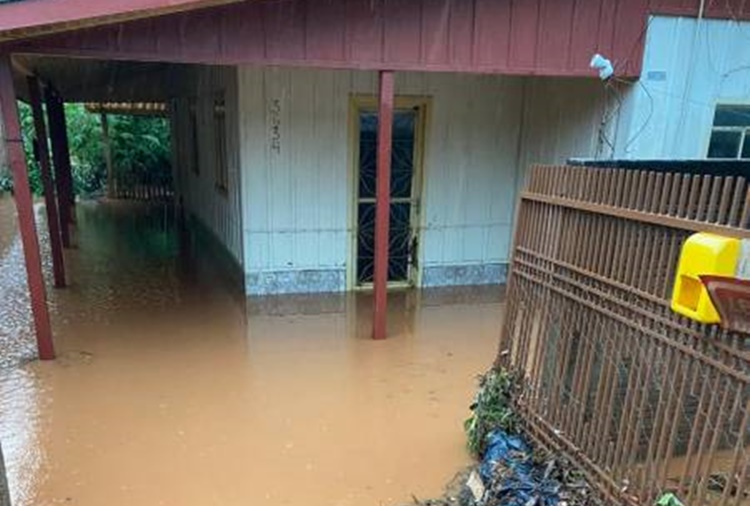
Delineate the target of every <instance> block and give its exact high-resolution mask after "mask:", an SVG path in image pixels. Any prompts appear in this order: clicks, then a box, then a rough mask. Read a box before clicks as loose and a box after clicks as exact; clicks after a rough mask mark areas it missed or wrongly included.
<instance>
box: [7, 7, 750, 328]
mask: <svg viewBox="0 0 750 506" xmlns="http://www.w3.org/2000/svg"><path fill="white" fill-rule="evenodd" d="M48 1H51V0H48ZM152 4H153V5H152ZM693 4H695V5H693ZM51 9H52V10H51V11H50V10H48V9H47V2H46V1H41V0H36V1H33V2H29V1H16V2H6V3H5V4H4V5H2V6H0V14H2V16H1V18H2V19H1V20H0V40H1V41H2V50H3V52H4V53H5V54H6V57H5V59H6V60H7V61H6V63H5V64H4V65H5V66H6V67H8V66H9V65H10V66H11V67H9V68H7V69H6V73H5V76H6V77H5V86H6V88H7V89H6V94H5V95H4V96H5V97H12V96H22V97H24V96H27V92H26V91H25V87H26V86H25V83H23V82H21V83H20V84H19V83H18V82H17V83H16V85H15V87H14V89H13V90H11V88H10V87H11V85H12V83H11V82H10V75H11V74H13V75H15V76H16V78H17V81H18V77H19V76H21V75H23V74H24V73H25V74H28V75H33V76H35V77H36V78H37V79H39V80H40V81H41V82H42V83H43V85H44V87H45V88H49V89H51V90H55V92H56V94H57V95H59V97H61V100H67V101H88V102H91V101H108V102H133V101H149V102H162V103H165V104H167V105H168V110H169V115H170V117H171V120H172V135H173V141H174V142H173V145H174V166H175V178H174V180H175V188H174V192H175V195H176V201H177V202H178V203H179V205H180V206H181V207H182V209H184V211H185V212H186V214H187V215H189V216H191V217H194V218H195V220H194V222H195V223H197V224H199V226H200V227H201V228H202V229H203V230H205V231H206V232H207V234H205V236H206V237H209V238H211V240H213V241H214V242H215V243H217V244H218V246H219V248H218V250H219V251H221V252H222V255H223V256H224V257H225V258H226V260H227V261H228V262H229V263H230V264H231V265H232V266H233V269H234V270H235V271H236V274H237V278H238V279H239V280H240V283H241V284H242V285H243V286H244V291H245V293H246V294H247V295H249V296H253V295H267V294H284V293H324V292H341V291H347V290H359V289H369V288H374V289H375V293H376V297H375V299H376V300H377V301H378V303H377V307H378V308H380V309H381V310H380V311H378V314H383V311H382V308H383V307H384V304H385V302H384V301H385V297H386V295H385V294H386V291H387V289H388V288H403V287H436V286H449V285H479V284H498V283H502V282H503V281H504V279H505V276H506V271H507V264H508V252H509V247H510V243H511V229H512V226H513V216H514V206H515V200H516V197H517V195H518V192H519V188H520V184H521V182H522V181H523V177H524V168H525V167H526V166H527V165H529V164H530V163H537V162H550V163H559V162H563V161H564V160H566V159H568V158H570V157H593V158H608V157H618V158H630V157H637V158H690V157H696V156H698V157H703V156H705V155H706V153H709V156H730V157H738V156H743V155H742V153H741V149H740V144H741V143H740V142H739V141H740V140H741V138H743V137H744V134H742V132H743V131H744V130H743V128H744V126H743V125H745V123H742V122H740V123H741V124H737V125H735V123H734V122H733V120H732V121H730V123H731V125H729V124H727V125H724V124H723V123H722V121H723V119H722V118H724V116H726V115H729V116H732V115H733V114H734V115H735V116H736V114H735V113H736V111H734V109H732V107H733V105H732V100H731V99H732V98H734V97H737V96H738V95H737V94H738V93H739V94H741V93H743V91H742V90H743V88H742V84H741V83H742V82H743V81H742V78H741V76H742V75H743V74H742V71H741V70H738V71H736V72H735V71H733V70H732V68H730V67H732V65H733V62H730V61H729V60H728V58H727V57H726V56H722V57H721V59H719V57H718V56H716V55H728V54H733V55H735V56H737V57H739V58H740V59H742V58H743V57H744V54H743V53H742V51H743V50H741V49H734V48H736V47H743V46H742V45H741V44H736V43H737V42H738V40H739V39H738V37H739V38H741V37H742V35H741V33H739V32H737V33H735V31H734V30H733V28H732V27H733V26H735V25H737V24H738V23H739V21H736V19H737V13H736V12H735V11H734V10H731V9H729V8H728V7H727V8H724V7H720V6H718V5H714V4H713V3H710V5H709V6H708V7H705V6H704V5H703V3H700V2H692V3H690V2H687V3H685V2H670V1H667V0H662V1H657V0H654V1H652V2H645V1H643V2H616V3H614V4H612V3H608V2H603V1H601V0H590V1H585V2H556V1H554V2H553V1H549V2H547V1H535V2H531V3H528V2H523V3H521V2H509V1H508V2H506V1H499V0H472V1H469V2H465V1H461V2H458V1H450V0H441V1H417V2H411V1H410V2H403V1H382V2H381V1H378V2H370V1H369V0H366V1H364V0H363V1H355V0H351V1H334V0H324V1H322V2H315V3H313V2H306V1H303V0H294V1H283V2H282V1H274V0H264V1H254V2H241V1H240V2H232V1H230V2H191V1H181V2H178V3H174V2H170V3H165V4H164V5H162V4H161V3H160V2H158V1H156V0H153V1H152V2H147V3H146V4H144V5H141V4H138V5H130V4H129V3H128V2H124V3H121V4H118V5H117V6H85V7H84V6H78V5H77V4H76V5H75V6H72V5H71V6H68V4H67V3H66V2H65V1H60V0H57V1H56V2H54V3H53V7H51ZM708 18H710V19H708ZM708 40H716V41H717V42H714V44H720V45H721V47H712V46H710V45H707V43H706V41H708ZM687 47H691V48H693V50H690V51H689V50H687V49H685V48H687ZM730 48H733V49H732V50H731V51H729V49H730ZM725 49H726V51H725ZM738 51H739V52H740V56H738ZM595 55H599V58H598V61H600V62H601V63H600V64H599V63H595V60H596V59H594V60H592V57H594V56H595ZM688 55H690V56H688ZM9 58H12V61H13V62H14V63H13V64H11V63H10V61H11V60H9ZM745 59H746V58H745ZM592 65H593V66H594V67H596V66H597V65H598V67H597V68H592ZM717 65H719V66H721V69H714V67H715V66H717ZM696 67H700V68H696ZM738 68H740V69H742V67H741V66H740V67H738ZM597 72H601V76H599V75H597ZM685 93H690V94H691V96H693V95H695V96H697V97H698V98H696V99H691V100H690V101H686V100H683V95H685ZM7 100H9V98H6V101H7ZM716 101H722V104H721V105H720V106H719V107H718V109H717V115H716V121H717V123H716V124H715V125H714V123H713V118H714V104H715V102H716ZM724 101H728V102H726V105H725V104H724ZM4 105H5V109H9V108H12V106H9V105H8V104H4ZM742 107H744V106H741V105H740V108H742ZM743 110H744V109H743ZM725 111H726V112H725ZM9 114H10V115H12V114H13V113H12V111H7V110H6V118H7V116H8V115H9ZM383 115H385V116H383ZM381 116H383V117H385V118H388V125H386V126H387V128H381V126H380V125H379V118H380V117H381ZM740 116H741V114H740ZM732 117H734V116H732ZM673 118H678V119H679V121H672V119H673ZM6 121H9V119H6ZM686 125H687V126H689V128H688V127H687V126H686ZM712 128H715V129H716V130H717V132H715V133H713V134H712V133H711V132H712ZM727 128H729V129H734V130H736V132H734V130H732V132H729V131H728V130H727ZM685 131H687V132H690V133H689V134H688V135H685V134H684V132H685ZM738 135H739V137H738ZM709 143H710V145H709ZM378 160H380V163H378ZM21 162H22V160H21V161H19V163H21ZM376 321H378V320H377V319H376ZM382 328H383V327H382V326H381V330H377V332H376V333H377V334H378V335H380V336H381V337H382V335H383V332H384V331H383V330H382Z"/></svg>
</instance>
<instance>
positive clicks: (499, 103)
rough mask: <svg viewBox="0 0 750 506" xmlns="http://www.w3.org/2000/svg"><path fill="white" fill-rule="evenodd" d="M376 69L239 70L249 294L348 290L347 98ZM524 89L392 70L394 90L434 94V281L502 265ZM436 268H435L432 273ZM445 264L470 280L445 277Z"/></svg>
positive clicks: (430, 239) (430, 227)
mask: <svg viewBox="0 0 750 506" xmlns="http://www.w3.org/2000/svg"><path fill="white" fill-rule="evenodd" d="M376 79H377V78H376V74H374V73H369V72H368V73H366V72H348V71H338V72H337V71H323V70H296V69H286V68H285V69H280V68H256V67H241V68H240V70H239V83H240V84H239V90H240V91H239V107H240V135H241V148H240V149H241V154H240V159H241V161H242V182H243V198H242V202H243V223H244V225H243V226H244V241H245V244H244V251H245V266H246V269H245V270H246V273H247V274H248V282H247V284H248V287H247V288H248V291H249V292H250V293H265V292H269V291H273V292H279V291H314V290H320V289H333V290H340V289H344V288H345V279H344V277H343V276H344V273H345V272H346V268H347V263H348V262H349V260H350V255H351V238H352V233H353V227H352V214H353V212H352V208H351V205H352V187H353V181H352V179H353V167H352V160H351V153H350V148H351V146H350V144H351V138H350V136H351V125H350V124H349V123H350V116H349V114H350V97H351V96H352V94H358V93H359V94H375V93H376V91H377V80H376ZM521 92H522V80H521V79H518V78H503V77H484V76H482V77H479V76H460V75H452V74H426V73H425V74H422V73H415V74H410V73H401V74H397V82H396V93H397V95H419V96H427V97H430V98H431V100H432V102H431V110H430V115H429V118H428V125H427V130H426V142H425V160H424V165H425V166H424V189H423V202H422V214H423V225H424V231H423V234H422V247H421V248H420V251H421V256H422V259H421V260H422V264H421V265H422V266H423V269H424V270H425V278H424V280H423V281H424V282H425V283H427V284H442V283H451V282H460V281H462V280H463V281H471V279H470V277H471V276H481V275H487V274H488V273H487V272H485V271H477V270H476V269H474V270H472V269H471V268H468V269H462V270H460V271H455V269H456V268H458V267H461V266H478V267H480V268H484V267H485V266H487V265H493V266H496V267H495V268H499V266H500V263H501V262H505V261H506V260H507V257H508V247H509V237H510V222H511V218H512V210H513V205H514V186H515V182H516V181H515V178H516V175H517V171H516V161H517V159H518V148H519V145H518V139H519V138H518V136H519V124H520V121H519V120H520V117H521V102H522V101H521ZM430 268H436V269H438V270H435V271H433V273H434V275H433V276H432V278H429V276H427V272H428V271H429V269H430ZM440 268H442V269H443V270H442V275H443V276H451V275H458V276H463V278H462V279H459V280H451V279H443V280H440V279H438V277H439V275H440V272H441V271H440V270H439V269H440ZM450 269H454V272H451V270H450ZM326 270H327V271H330V273H331V274H330V275H325V274H322V275H321V274H320V273H319V272H318V273H316V271H326ZM280 273H286V274H280ZM498 277H499V274H498ZM428 278H429V279H428Z"/></svg>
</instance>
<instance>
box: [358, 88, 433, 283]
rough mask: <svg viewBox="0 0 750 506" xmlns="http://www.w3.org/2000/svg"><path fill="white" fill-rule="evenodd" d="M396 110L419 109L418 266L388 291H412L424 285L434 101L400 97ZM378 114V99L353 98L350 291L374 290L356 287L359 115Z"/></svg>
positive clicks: (415, 198) (414, 182)
mask: <svg viewBox="0 0 750 506" xmlns="http://www.w3.org/2000/svg"><path fill="white" fill-rule="evenodd" d="M394 105H395V108H396V110H399V109H401V110H408V109H416V110H417V111H418V114H417V125H416V126H415V129H414V135H415V139H414V174H413V176H412V177H413V179H412V197H411V200H412V201H413V202H414V203H415V204H416V205H412V206H411V217H410V222H411V223H412V224H413V227H412V239H413V238H414V237H416V239H417V244H418V248H417V257H418V258H417V262H416V266H415V265H414V264H413V263H412V264H411V265H409V275H408V279H407V280H406V281H395V282H389V283H388V288H395V289H398V288H402V289H403V288H410V287H412V286H420V285H421V283H422V268H421V267H422V258H423V254H422V251H423V248H422V230H423V228H424V223H423V222H424V213H423V212H422V209H423V208H424V195H423V191H422V190H423V185H424V166H425V163H424V161H425V152H426V140H427V127H428V124H429V117H430V110H431V108H432V99H431V97H427V96H413V95H398V96H396V99H395V104H394ZM362 110H365V111H377V110H378V98H377V96H375V95H369V94H353V95H351V97H350V100H349V166H350V167H351V170H349V178H350V182H349V188H350V195H351V197H350V198H349V227H348V228H349V252H348V255H347V257H348V262H347V268H346V285H347V289H349V290H371V289H372V283H366V284H363V285H358V284H357V233H358V217H359V216H358V214H359V209H358V205H357V204H358V203H359V121H358V120H359V112H360V111H362Z"/></svg>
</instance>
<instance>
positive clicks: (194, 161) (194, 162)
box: [188, 97, 200, 176]
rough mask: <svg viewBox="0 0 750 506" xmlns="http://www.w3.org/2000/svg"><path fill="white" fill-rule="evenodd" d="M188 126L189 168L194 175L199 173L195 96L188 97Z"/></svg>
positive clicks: (196, 104)
mask: <svg viewBox="0 0 750 506" xmlns="http://www.w3.org/2000/svg"><path fill="white" fill-rule="evenodd" d="M188 123H189V124H188V128H189V129H190V131H189V135H190V150H189V151H188V153H190V160H189V161H188V163H189V164H190V170H192V172H193V174H195V175H196V176H197V175H198V174H200V158H199V155H200V153H199V151H198V100H197V99H196V98H195V97H190V98H189V99H188Z"/></svg>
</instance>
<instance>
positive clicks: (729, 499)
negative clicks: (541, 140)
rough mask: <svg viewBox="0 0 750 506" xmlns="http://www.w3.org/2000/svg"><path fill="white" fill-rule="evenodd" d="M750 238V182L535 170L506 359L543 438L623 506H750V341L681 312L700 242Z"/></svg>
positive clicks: (519, 236) (504, 345) (516, 256)
mask: <svg viewBox="0 0 750 506" xmlns="http://www.w3.org/2000/svg"><path fill="white" fill-rule="evenodd" d="M749 226H750V187H749V186H748V182H747V181H746V179H745V177H741V176H724V177H719V176H710V175H695V174H681V173H664V172H657V171H636V170H625V169H598V168H591V167H571V166H560V167H549V166H537V167H533V168H532V169H531V170H530V174H529V179H528V182H527V187H526V189H525V191H524V192H523V193H522V195H521V200H520V204H519V211H518V218H517V227H516V235H515V239H514V249H513V258H512V271H511V272H512V273H511V278H510V280H509V286H508V299H507V300H508V303H507V308H506V311H507V313H506V318H505V323H504V329H503V334H502V339H501V347H500V355H499V358H498V360H499V362H500V363H501V364H503V365H505V366H507V367H511V368H513V369H515V370H516V371H517V372H518V373H519V374H520V375H522V377H523V378H524V382H523V383H524V388H523V393H522V395H521V396H520V399H519V408H520V410H521V412H522V415H523V416H524V418H525V421H526V423H527V425H528V427H529V430H530V433H531V434H532V436H534V437H535V438H536V439H537V440H538V441H539V442H540V443H542V444H543V445H545V446H550V447H554V448H556V449H558V450H561V451H563V452H565V453H566V454H568V455H569V456H570V457H571V458H572V459H574V460H575V461H577V462H578V463H579V464H580V465H581V468H582V469H583V470H584V472H585V473H586V474H587V475H588V477H589V479H590V480H591V481H592V482H594V483H595V484H597V486H598V487H599V488H600V490H601V492H602V493H603V494H604V495H605V496H606V497H607V498H608V499H609V500H610V501H612V502H616V503H622V504H628V503H630V504H653V501H654V500H655V499H656V498H657V497H659V496H660V495H661V494H662V493H665V492H674V493H676V494H677V496H678V497H679V498H680V499H681V500H682V501H683V502H684V503H685V504H687V505H690V506H694V505H702V504H718V505H735V506H736V505H746V504H750V496H749V494H750V486H749V483H748V482H749V481H750V476H748V474H749V472H750V469H749V468H750V447H748V444H749V443H750V435H749V434H748V432H749V430H748V425H749V424H750V419H749V418H748V417H749V415H750V352H749V350H750V339H748V338H747V337H746V336H742V335H738V334H733V333H730V332H726V331H723V330H721V329H720V328H718V327H717V326H704V325H700V324H697V323H694V322H692V321H689V320H687V319H685V318H683V317H680V316H677V315H675V314H673V313H672V311H671V310H670V308H669V302H668V300H669V298H670V295H671V289H672V283H673V278H674V276H675V269H676V265H677V260H678V257H679V251H680V247H681V244H682V242H683V241H684V239H685V238H686V237H688V236H689V235H690V234H691V233H693V232H695V231H711V232H716V233H721V234H726V235H730V236H735V237H742V238H750V230H748V227H749Z"/></svg>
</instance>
